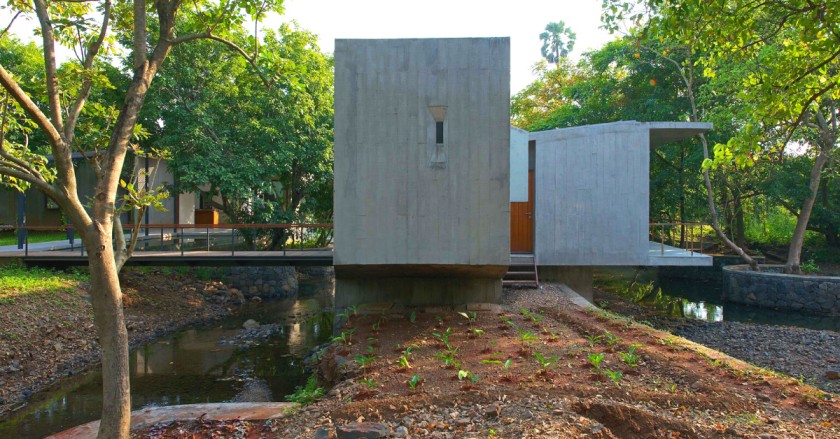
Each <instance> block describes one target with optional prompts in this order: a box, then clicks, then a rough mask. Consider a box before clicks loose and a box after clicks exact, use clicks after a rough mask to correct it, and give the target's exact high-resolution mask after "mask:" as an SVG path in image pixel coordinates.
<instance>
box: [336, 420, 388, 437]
mask: <svg viewBox="0 0 840 439" xmlns="http://www.w3.org/2000/svg"><path fill="white" fill-rule="evenodd" d="M336 432H337V433H338V439H361V438H371V439H375V438H385V437H389V436H391V427H389V426H388V425H386V424H379V423H376V422H351V423H349V424H344V425H342V426H340V427H338V428H337V429H336Z"/></svg>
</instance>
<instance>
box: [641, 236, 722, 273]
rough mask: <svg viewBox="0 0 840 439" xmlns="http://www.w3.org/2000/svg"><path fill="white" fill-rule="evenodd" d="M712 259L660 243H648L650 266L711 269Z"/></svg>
mask: <svg viewBox="0 0 840 439" xmlns="http://www.w3.org/2000/svg"><path fill="white" fill-rule="evenodd" d="M712 262H713V260H712V257H711V256H709V255H704V254H703V253H698V252H693V251H690V250H684V249H681V248H677V247H671V246H670V245H664V244H661V243H658V242H652V241H650V242H648V264H647V265H648V266H650V267H661V266H681V267H711V266H712Z"/></svg>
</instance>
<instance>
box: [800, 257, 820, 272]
mask: <svg viewBox="0 0 840 439" xmlns="http://www.w3.org/2000/svg"><path fill="white" fill-rule="evenodd" d="M799 269H800V270H802V272H803V273H806V274H811V273H817V272H819V271H820V267H819V265H817V264H816V263H815V262H814V260H813V259H808V260H807V261H805V262H803V263H802V264H800V265H799Z"/></svg>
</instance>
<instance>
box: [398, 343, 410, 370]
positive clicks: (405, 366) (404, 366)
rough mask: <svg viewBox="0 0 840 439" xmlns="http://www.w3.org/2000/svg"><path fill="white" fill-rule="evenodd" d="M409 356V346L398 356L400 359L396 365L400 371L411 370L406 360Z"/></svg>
mask: <svg viewBox="0 0 840 439" xmlns="http://www.w3.org/2000/svg"><path fill="white" fill-rule="evenodd" d="M410 356H411V346H409V347H407V348H405V350H404V351H403V352H402V355H400V358H399V359H398V360H397V364H398V365H399V366H400V368H402V369H411V363H409V361H408V358H409V357H410Z"/></svg>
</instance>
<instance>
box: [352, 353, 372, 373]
mask: <svg viewBox="0 0 840 439" xmlns="http://www.w3.org/2000/svg"><path fill="white" fill-rule="evenodd" d="M353 358H354V359H355V360H356V362H357V363H359V366H360V367H361V368H362V371H364V373H365V374H367V372H368V367H370V365H371V364H372V363H373V361H374V360H376V355H373V354H369V355H356V356H355V357H353Z"/></svg>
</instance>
